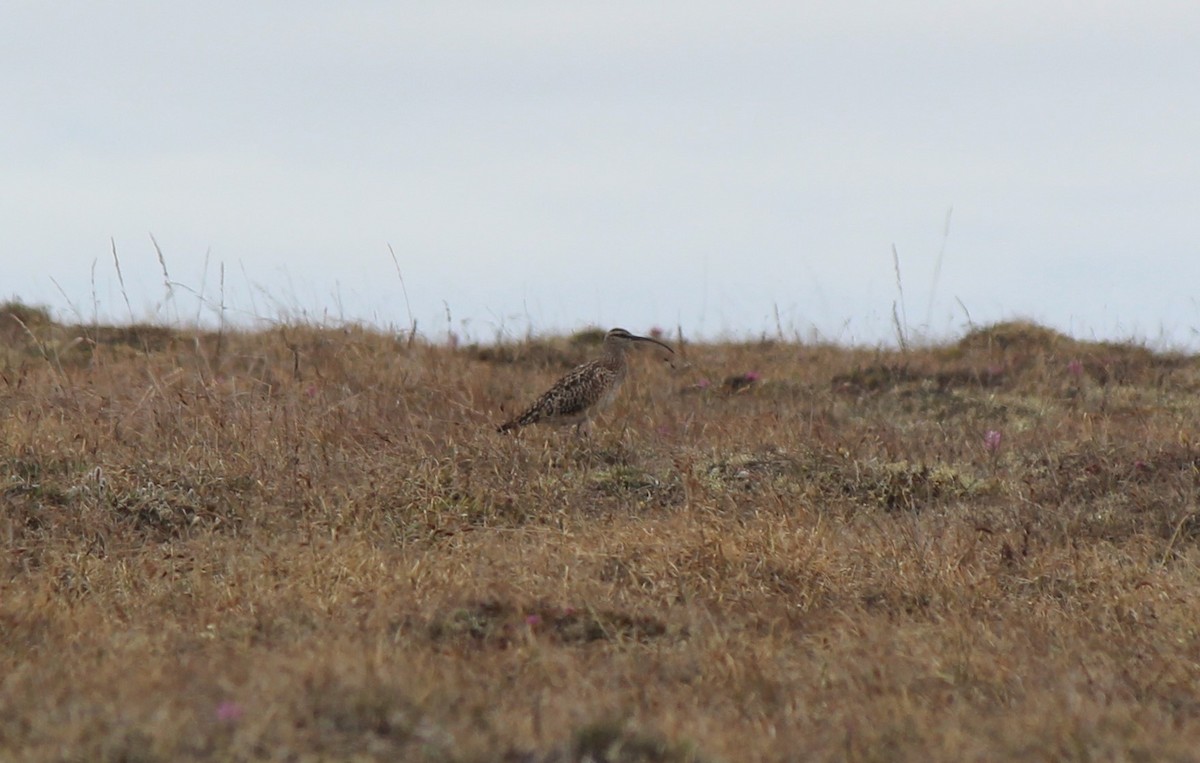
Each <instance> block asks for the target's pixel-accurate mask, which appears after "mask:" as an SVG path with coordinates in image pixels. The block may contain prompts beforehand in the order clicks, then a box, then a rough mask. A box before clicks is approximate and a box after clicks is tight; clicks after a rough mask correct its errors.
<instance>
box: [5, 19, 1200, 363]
mask: <svg viewBox="0 0 1200 763" xmlns="http://www.w3.org/2000/svg"><path fill="white" fill-rule="evenodd" d="M0 96H2V99H0V101H2V103H3V107H2V108H0V172H2V173H3V174H2V175H0V179H2V181H0V299H4V298H8V297H16V298H20V299H23V300H26V301H30V302H38V303H42V304H46V305H50V306H52V307H53V308H54V309H55V310H56V311H57V312H59V313H60V314H61V315H63V316H65V317H68V318H69V317H71V316H72V313H73V312H78V313H79V314H80V315H82V317H84V318H85V319H87V320H91V318H92V316H93V313H94V312H95V313H98V314H99V316H100V318H101V319H109V320H126V319H128V318H129V316H130V309H129V308H127V307H126V304H125V300H124V297H123V295H122V290H121V288H120V285H119V283H118V279H117V274H116V270H115V268H114V262H113V255H112V250H111V249H112V244H111V243H110V239H111V240H112V241H113V242H115V245H116V250H117V254H118V257H119V260H120V264H121V268H122V272H123V276H124V280H125V293H126V294H127V295H128V297H129V301H130V304H131V306H132V313H133V315H134V317H135V318H137V319H139V320H142V319H148V318H158V319H164V320H169V321H172V322H175V321H178V322H184V323H186V322H191V321H194V320H195V319H196V317H197V316H198V315H199V317H200V318H201V319H202V320H206V321H208V320H212V319H213V317H214V316H215V315H216V311H217V309H218V308H217V305H219V304H220V298H219V294H220V278H219V273H220V269H221V267H222V265H223V267H224V302H225V305H226V308H227V311H228V315H229V317H233V318H240V317H247V316H249V317H254V316H257V317H259V318H278V317H285V316H295V315H297V314H305V315H308V316H310V317H312V318H316V319H320V320H329V321H336V320H341V319H347V320H365V321H370V322H372V323H375V324H377V325H380V326H397V327H401V326H404V325H407V324H408V322H409V314H410V311H411V314H412V316H413V318H415V319H416V320H417V321H418V326H419V328H420V330H421V331H422V332H423V333H425V334H426V335H428V336H430V337H432V338H439V337H444V336H445V334H446V331H447V330H448V328H449V329H453V330H454V331H455V332H457V333H459V334H460V335H464V334H465V335H466V337H468V338H475V339H482V340H491V339H492V338H494V337H495V336H496V335H498V334H503V335H507V336H510V337H511V336H523V335H524V334H525V333H526V332H527V331H528V330H530V329H532V330H533V331H534V332H539V333H540V332H550V331H563V330H571V329H574V328H578V327H581V326H585V325H589V324H600V325H603V326H613V325H621V326H624V327H626V328H629V329H630V330H635V331H641V330H646V329H648V328H650V327H651V326H655V325H658V326H663V327H668V328H672V329H673V327H674V326H675V325H677V324H678V325H681V326H682V328H683V330H684V332H685V333H687V334H690V335H693V336H701V335H708V336H715V335H720V334H732V335H757V334H759V333H762V332H764V331H766V332H768V333H770V334H774V333H775V332H776V330H777V327H782V330H783V331H784V333H785V334H787V335H789V336H795V335H798V336H800V337H802V338H811V337H812V336H814V334H815V335H816V336H819V337H821V338H824V339H829V340H837V341H843V342H860V343H870V344H874V343H877V342H888V341H891V340H892V339H893V338H894V330H893V326H892V305H893V303H894V302H896V301H897V300H898V299H899V293H898V290H897V286H896V272H895V268H894V266H893V255H892V252H893V246H894V247H895V250H896V251H897V252H898V254H899V263H900V273H901V278H902V282H903V288H904V305H903V306H904V314H905V315H906V321H907V324H908V325H909V328H910V330H911V331H912V332H913V333H914V334H921V333H926V334H931V335H934V336H947V335H956V334H959V333H961V332H962V331H963V330H965V328H966V326H967V325H968V316H969V320H971V321H973V322H974V323H976V324H979V323H987V322H991V321H996V320H1001V319H1008V318H1015V317H1028V318H1032V319H1035V320H1038V321H1041V322H1043V323H1046V324H1048V325H1052V326H1055V327H1058V328H1060V329H1063V330H1067V331H1070V332H1072V333H1074V334H1076V335H1078V336H1083V337H1119V338H1127V337H1138V338H1142V339H1146V340H1149V341H1151V342H1155V343H1157V342H1162V341H1167V342H1171V343H1175V344H1187V345H1189V346H1193V347H1200V341H1198V335H1197V331H1200V3H1196V2H1194V0H1192V1H1188V2H1177V3H1165V2H1136V3H1135V2H1122V3H1111V2H1090V3H1047V2H1045V0H1036V1H1027V0H1015V1H1009V2H1002V3H1001V2H996V3H970V2H967V3H964V2H933V1H927V0H913V1H910V2H904V3H897V2H890V1H889V2H837V3H832V2H831V3H803V2H797V3H783V2H740V3H715V2H703V1H702V0H701V1H697V0H692V1H691V2H663V3H652V2H645V1H641V2H606V3H586V4H584V3H570V2H563V1H562V0H558V1H557V2H545V3H540V2H539V3H534V2H525V3H522V2H501V3H497V2H478V3H452V2H426V3H400V2H341V3H327V2H307V1H303V0H301V1H296V0H293V1H292V2H286V3H283V2H278V3H265V2H261V3H244V2H238V3H225V2H206V3H191V4H180V3H162V2H140V3H139V2H122V3H103V4H102V3H66V2H21V1H19V0H18V1H15V2H5V3H4V4H3V5H2V6H0ZM951 208H953V212H952V214H948V213H949V210H950V209H951ZM947 219H949V225H948V235H947ZM150 234H153V235H154V237H155V238H156V239H157V241H158V244H159V245H160V247H161V249H162V252H163V256H164V260H165V263H166V266H167V270H168V272H169V274H170V278H171V279H172V281H174V282H176V283H177V285H176V286H175V287H174V288H173V296H172V298H171V299H170V300H167V299H166V295H167V292H166V289H165V287H164V285H163V276H162V273H161V269H160V266H159V263H158V260H157V257H156V254H155V250H154V247H153V244H152V243H151V240H150ZM389 245H391V247H392V248H393V249H394V251H395V254H396V259H397V261H398V263H399V266H400V271H401V273H402V274H403V279H404V285H405V286H406V287H407V297H408V299H407V303H406V300H405V296H404V289H402V288H401V281H400V278H399V277H398V276H397V269H396V266H395V264H394V263H393V261H392V257H391V255H390V254H389V251H388V246H389ZM939 256H941V257H942V264H941V268H940V275H939V274H938V272H937V266H936V264H937V262H938V260H939ZM206 263H207V265H206ZM201 292H202V293H203V295H204V298H205V300H206V301H208V305H207V306H205V305H201V304H200V303H199V302H198V301H197V298H196V296H195V295H196V294H197V293H201ZM93 293H94V296H93ZM447 308H448V311H449V325H448V323H447Z"/></svg>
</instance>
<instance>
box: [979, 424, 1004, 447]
mask: <svg viewBox="0 0 1200 763" xmlns="http://www.w3.org/2000/svg"><path fill="white" fill-rule="evenodd" d="M1003 441H1004V435H1002V434H1000V432H999V431H998V430H995V429H989V430H988V431H986V432H984V434H983V447H985V448H987V451H988V453H995V452H996V451H998V450H1000V443H1001V442H1003Z"/></svg>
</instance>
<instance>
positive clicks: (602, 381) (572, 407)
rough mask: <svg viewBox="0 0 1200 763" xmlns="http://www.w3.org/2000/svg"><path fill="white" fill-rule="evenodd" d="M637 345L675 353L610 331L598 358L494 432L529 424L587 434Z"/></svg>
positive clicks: (622, 331)
mask: <svg viewBox="0 0 1200 763" xmlns="http://www.w3.org/2000/svg"><path fill="white" fill-rule="evenodd" d="M636 342H649V343H652V344H657V345H659V346H660V347H664V348H666V350H667V352H671V353H674V350H672V349H671V348H670V347H667V345H665V344H663V343H662V342H660V341H658V340H657V339H651V338H650V337H645V336H637V335H635V334H630V333H629V332H628V331H626V330H625V329H613V330H612V331H609V332H608V333H607V334H605V335H604V348H603V353H602V354H601V356H600V357H598V358H596V359H595V360H591V361H588V362H587V363H584V364H583V365H581V366H577V367H575V368H574V369H572V370H571V371H569V372H568V373H567V375H566V376H564V377H562V378H561V379H559V380H558V381H557V382H555V383H554V386H552V387H551V388H550V389H548V390H546V392H545V393H544V394H543V395H542V396H541V397H539V398H538V399H537V400H536V401H535V402H534V403H533V405H531V406H529V408H527V409H526V410H525V411H524V413H522V414H521V415H520V416H517V417H515V418H513V419H511V420H510V421H506V422H505V423H503V424H501V425H500V426H499V427H497V428H496V429H497V431H499V432H511V431H513V430H515V429H520V428H521V427H524V426H528V425H530V424H560V425H561V424H574V425H575V426H576V428H577V429H578V430H579V431H581V432H586V431H587V429H588V428H589V426H590V424H591V419H592V417H593V416H595V415H596V414H597V413H599V412H600V411H602V410H603V409H605V408H607V407H608V406H609V404H611V403H612V401H613V400H614V399H616V396H617V391H618V390H619V389H620V387H621V383H622V382H624V381H625V377H626V376H627V375H628V372H629V363H628V361H627V360H626V358H625V354H626V352H627V351H628V350H629V348H630V347H632V346H633V345H634V344H635V343H636Z"/></svg>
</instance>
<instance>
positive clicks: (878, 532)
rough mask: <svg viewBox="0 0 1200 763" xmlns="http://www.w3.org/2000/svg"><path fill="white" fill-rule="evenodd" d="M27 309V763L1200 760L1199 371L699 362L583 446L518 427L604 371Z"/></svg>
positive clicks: (6, 533) (14, 622)
mask: <svg viewBox="0 0 1200 763" xmlns="http://www.w3.org/2000/svg"><path fill="white" fill-rule="evenodd" d="M7 309H8V311H9V312H11V311H12V310H13V309H14V308H13V306H8V308H7ZM21 309H22V310H25V311H26V312H25V313H22V314H21V315H19V316H18V317H20V318H21V322H20V323H19V324H18V323H17V322H16V321H15V320H13V319H11V318H8V317H0V412H2V414H0V415H2V418H0V426H2V428H3V429H2V431H3V450H2V451H0V461H2V465H3V480H4V482H3V484H2V485H0V506H2V507H3V508H2V513H0V543H2V544H3V553H2V554H0V676H2V678H0V758H2V759H4V760H12V761H25V760H28V761H34V760H37V761H41V760H72V761H74V760H78V761H193V760H195V761H199V760H220V761H238V760H289V761H300V760H381V761H383V760H388V761H391V760H429V761H537V762H545V763H549V762H551V761H556V762H557V761H563V762H565V761H583V760H593V761H693V760H712V761H718V760H725V761H761V760H793V759H804V760H861V761H869V760H879V761H885V760H886V761H896V760H914V761H931V760H953V761H959V760H1080V761H1082V760H1195V759H1197V753H1196V751H1197V750H1200V575H1198V568H1197V562H1198V561H1200V549H1198V548H1197V545H1198V541H1200V514H1198V510H1197V486H1198V485H1200V449H1198V448H1197V446H1196V445H1195V444H1194V440H1195V438H1196V437H1197V432H1196V422H1197V420H1198V419H1200V400H1198V398H1197V388H1198V387H1200V364H1198V363H1197V361H1196V360H1195V359H1193V358H1190V357H1167V356H1163V355H1158V354H1154V353H1151V352H1148V351H1146V350H1144V349H1141V348H1137V347H1131V346H1121V345H1096V344H1084V343H1078V342H1074V341H1072V340H1070V339H1068V338H1066V337H1062V336H1060V335H1057V334H1055V333H1053V332H1050V331H1047V330H1045V329H1041V328H1038V327H1036V326H1027V325H1021V324H1007V325H1002V326H996V327H991V328H989V329H981V330H979V331H976V332H974V333H972V334H971V335H969V336H967V337H965V338H964V339H963V340H962V341H961V342H959V343H957V344H954V345H951V346H945V347H938V348H932V349H924V350H910V351H908V352H906V353H899V352H895V353H893V352H880V351H863V350H848V349H839V348H833V347H820V346H800V345H794V344H784V343H761V344H748V345H736V346H735V345H712V346H687V347H681V348H679V349H680V350H681V355H682V357H683V360H684V362H683V363H678V364H677V367H676V368H675V369H671V368H668V367H667V366H665V365H662V364H659V363H657V362H656V361H655V359H654V358H653V357H651V356H650V355H649V354H647V355H645V356H642V357H641V358H640V360H639V362H638V368H637V369H636V375H635V380H634V381H633V382H632V383H631V385H630V387H629V388H628V389H627V390H626V392H625V395H624V396H623V398H622V399H621V401H620V402H619V403H618V405H617V406H616V407H615V409H614V410H613V411H612V412H611V413H610V414H609V415H608V416H607V417H606V418H605V419H604V420H602V421H601V422H600V425H599V426H598V427H597V428H596V434H595V436H594V437H593V438H592V440H591V441H590V442H579V441H577V440H575V439H574V438H573V437H572V436H571V435H570V434H569V433H568V432H554V431H549V432H547V431H543V430H537V429H535V430H531V431H529V432H527V433H523V434H522V435H521V436H519V437H516V438H508V437H503V436H499V435H496V434H495V433H493V432H492V430H491V428H490V427H489V426H488V425H489V424H492V423H495V422H496V421H498V420H500V419H501V418H502V413H501V411H500V406H501V405H504V406H506V407H507V408H508V410H510V411H511V408H512V406H514V405H520V404H521V403H524V402H527V401H528V400H529V399H530V397H531V395H532V394H534V393H535V392H538V391H540V390H541V389H542V388H543V386H544V385H545V384H546V383H547V382H549V381H550V380H552V378H553V377H554V376H555V375H556V374H557V373H558V372H560V371H561V370H562V369H563V368H564V367H566V366H567V365H569V364H570V363H572V362H574V361H576V360H579V359H581V358H583V357H585V356H586V355H587V354H588V353H589V351H590V350H589V347H588V346H587V343H586V341H582V340H581V341H576V342H572V341H570V340H566V339H564V340H561V341H546V342H532V343H525V344H520V345H513V346H508V347H500V348H471V347H464V348H458V349H455V350H451V349H447V348H442V347H433V346H428V345H425V344H422V343H420V342H415V343H411V342H409V341H408V338H407V337H401V338H399V339H394V338H391V337H388V336H383V335H381V334H378V333H374V332H371V331H367V330H359V329H354V328H351V329H346V330H322V329H318V328H313V327H305V326H292V327H289V328H287V329H281V330H277V331H272V332H264V333H247V334H236V333H234V334H226V335H224V336H221V337H218V336H215V335H208V334H196V333H191V332H186V331H180V332H176V331H169V330H165V329H162V328H157V327H132V328H124V329H117V328H96V327H66V326H60V325H56V324H54V323H53V322H51V321H49V320H48V319H47V320H42V319H41V318H44V317H45V316H41V317H39V315H38V314H37V311H29V310H28V308H21ZM0 312H5V311H3V310H0ZM583 339H586V337H584V338H583ZM750 372H753V373H750ZM755 375H761V378H755ZM703 380H710V381H711V383H709V384H707V385H706V384H705V383H704V381H703ZM989 431H994V432H997V433H999V435H998V436H997V435H991V436H989V435H987V433H988V432H989ZM997 438H999V445H998V447H996V440H997ZM989 442H990V443H991V444H992V446H993V447H989V446H988V445H987V444H986V443H989Z"/></svg>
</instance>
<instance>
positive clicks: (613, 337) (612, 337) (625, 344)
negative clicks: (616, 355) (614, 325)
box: [604, 329, 675, 355]
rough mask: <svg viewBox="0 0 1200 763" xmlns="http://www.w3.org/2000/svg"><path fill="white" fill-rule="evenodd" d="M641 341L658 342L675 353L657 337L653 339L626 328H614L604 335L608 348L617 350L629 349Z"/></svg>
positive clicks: (668, 350)
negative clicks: (633, 332)
mask: <svg viewBox="0 0 1200 763" xmlns="http://www.w3.org/2000/svg"><path fill="white" fill-rule="evenodd" d="M640 342H647V343H649V344H657V345H658V346H659V347H662V348H663V349H665V350H666V351H667V352H669V353H671V354H672V355H673V354H675V351H674V350H672V349H671V348H670V347H669V346H667V345H666V344H664V343H662V342H660V341H658V340H657V339H651V338H650V337H648V336H638V335H637V334H631V333H629V332H628V331H626V330H625V329H612V330H611V331H609V332H608V333H607V334H605V335H604V346H605V347H606V348H610V349H613V350H617V351H624V350H627V349H629V348H630V347H632V346H633V345H635V344H638V343H640Z"/></svg>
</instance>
